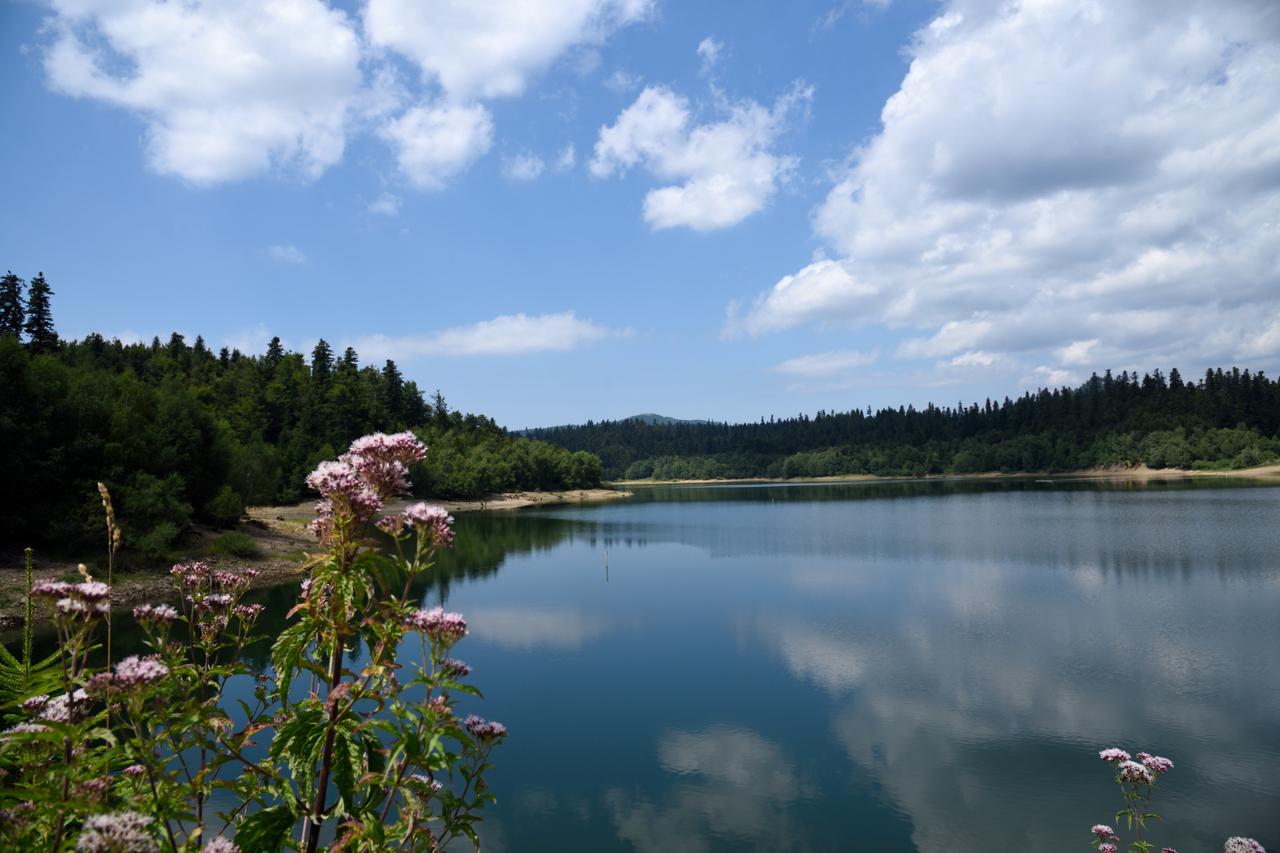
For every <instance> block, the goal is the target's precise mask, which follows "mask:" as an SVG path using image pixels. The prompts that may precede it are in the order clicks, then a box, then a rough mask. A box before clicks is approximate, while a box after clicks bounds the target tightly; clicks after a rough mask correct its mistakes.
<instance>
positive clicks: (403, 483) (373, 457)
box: [341, 432, 427, 500]
mask: <svg viewBox="0 0 1280 853" xmlns="http://www.w3.org/2000/svg"><path fill="white" fill-rule="evenodd" d="M426 455H427V447H426V445H424V444H423V443H422V442H421V441H418V437H417V436H416V435H414V434H413V433H411V432H398V433H395V434H393V435H386V434H385V433H381V432H375V433H374V434H373V435H366V436H364V437H363V438H357V439H356V440H355V441H353V442H351V447H350V448H349V449H348V450H347V453H346V454H345V455H344V456H343V457H342V460H341V461H343V462H346V463H347V464H348V465H350V466H351V467H352V468H353V469H355V470H356V472H358V473H359V475H360V477H361V478H362V479H363V480H364V481H365V483H367V484H368V486H369V488H371V489H372V490H373V491H374V492H375V493H376V494H377V495H378V497H380V498H382V499H383V500H385V499H387V498H389V497H391V496H392V495H402V494H405V493H406V492H408V491H409V479H408V474H409V466H410V465H412V464H414V463H415V462H421V461H422V460H423V458H424V457H425V456H426Z"/></svg>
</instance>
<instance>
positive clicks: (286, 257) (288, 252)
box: [267, 243, 307, 264]
mask: <svg viewBox="0 0 1280 853" xmlns="http://www.w3.org/2000/svg"><path fill="white" fill-rule="evenodd" d="M267 254H268V255H270V256H271V258H272V259H273V260H277V261H282V262H284V263H286V264H305V263H306V262H307V256H306V255H305V254H303V252H302V250H301V249H299V248H298V247H297V246H295V245H293V244H292V243H286V244H283V245H275V246H268V247H267Z"/></svg>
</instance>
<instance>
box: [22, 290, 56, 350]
mask: <svg viewBox="0 0 1280 853" xmlns="http://www.w3.org/2000/svg"><path fill="white" fill-rule="evenodd" d="M52 295H53V288H51V287H49V282H47V281H45V279H44V273H42V272H40V273H36V277H35V278H33V279H31V285H30V286H29V287H28V288H27V318H26V321H25V322H24V323H23V327H22V328H23V331H25V332H26V333H27V345H28V346H30V347H31V349H33V350H35V351H36V352H50V351H52V350H54V349H57V347H58V333H57V332H56V331H54V328H53V310H52V308H51V307H50V305H49V297H50V296H52Z"/></svg>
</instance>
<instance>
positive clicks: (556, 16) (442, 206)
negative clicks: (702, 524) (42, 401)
mask: <svg viewBox="0 0 1280 853" xmlns="http://www.w3.org/2000/svg"><path fill="white" fill-rule="evenodd" d="M1150 9H1151V7H1150V6H1149V4H1145V3H1138V2H1133V3H1123V2H1116V3H1106V4H1097V5H1092V4H1085V3H1079V2H1066V0H1036V2H1031V0H1025V2H993V0H945V2H913V0H881V2H863V0H846V2H835V0H821V2H812V3H804V2H795V3H787V4H779V3H766V2H759V3H737V2H734V3H711V2H707V3H671V2H663V0H543V2H540V3H536V4H535V3H525V2H516V0H486V2H484V3H474V2H468V3H463V2H456V3H455V2H445V0H421V2H418V0H414V2H410V0H368V2H349V3H329V4H326V3H323V2H321V0H279V2H269V3H261V4H260V3H257V2H248V0H224V2H219V3H200V2H188V3H185V4H182V5H176V4H172V5H171V4H163V3H157V2H153V0H113V1H112V2H105V0H103V2H95V1H94V0H54V2H50V3H36V2H10V3H8V4H6V5H3V6H0V87H2V88H0V92H2V95H0V98H2V99H3V100H2V102H0V106H2V107H3V114H4V115H5V117H6V119H7V120H6V132H5V133H4V134H3V137H2V139H0V182H2V186H3V190H4V198H5V202H6V203H5V204H4V205H3V207H0V267H3V268H11V269H13V270H14V271H15V272H17V273H18V274H19V275H22V276H24V277H28V278H29V277H30V276H31V275H33V274H34V273H35V272H36V271H37V270H43V271H44V272H45V274H46V276H47V277H48V279H49V280H50V282H51V284H52V285H53V287H54V290H55V297H54V312H55V319H56V321H57V323H58V327H59V330H60V331H61V333H62V334H63V335H64V336H72V337H78V336H81V335H83V334H85V333H87V332H90V331H99V332H101V333H103V334H106V335H108V336H119V337H121V338H122V339H125V338H143V339H150V337H151V336H152V335H157V334H158V335H161V336H162V337H164V336H167V335H168V333H169V332H171V331H173V330H178V331H180V332H182V333H184V334H186V335H188V336H189V337H191V338H193V337H194V336H195V335H196V334H203V335H204V337H205V339H206V340H207V341H208V342H210V344H211V345H214V346H220V345H224V344H226V345H232V346H239V347H240V348H242V349H245V350H246V351H253V352H258V351H261V349H263V348H264V347H265V342H266V340H267V339H268V338H269V337H270V336H271V335H279V336H280V337H281V338H282V339H284V341H285V342H286V343H287V344H289V345H291V346H293V347H294V348H300V349H305V350H308V351H309V349H310V347H311V346H312V345H313V344H314V342H315V340H316V339H317V338H319V337H324V338H325V339H326V340H328V341H329V342H330V343H332V344H334V345H336V346H338V347H342V346H345V345H348V344H349V345H353V346H355V347H356V348H357V350H359V352H360V353H361V356H362V359H363V360H364V361H365V362H366V363H378V364H380V363H381V359H384V358H387V357H392V358H395V359H396V360H397V362H398V363H399V364H400V365H401V367H402V369H403V371H404V373H405V374H406V375H407V376H408V377H410V378H413V379H415V380H417V381H418V382H419V383H420V384H421V385H423V386H424V387H425V388H427V389H434V388H437V387H438V388H440V389H441V390H442V391H443V392H444V394H445V396H446V397H447V398H449V399H450V400H451V401H452V402H453V403H454V404H455V405H457V406H460V407H462V408H464V409H467V410H472V411H481V412H485V413H488V414H491V415H493V416H494V417H496V418H497V419H498V421H499V422H500V423H503V424H506V425H509V426H512V427H517V428H518V427H523V426H535V425H546V424H554V423H565V422H576V421H582V420H585V419H588V418H596V419H599V418H605V417H620V416H626V415H629V414H634V413H637V412H642V411H658V412H662V413H664V414H669V415H675V416H681V417H704V418H716V419H729V420H747V419H755V418H758V417H760V416H762V415H764V416H767V415H770V414H779V415H781V414H791V413H795V412H800V411H805V412H813V411H816V410H818V409H840V410H843V409H848V408H852V407H855V406H866V405H873V406H879V405H885V404H898V403H907V402H914V403H917V404H919V403H923V402H925V401H927V400H935V401H941V402H955V401H957V400H973V399H981V398H983V397H986V396H1003V395H1005V394H1015V393H1019V392H1020V391H1021V390H1023V389H1026V388H1034V387H1038V386H1041V385H1045V384H1063V383H1068V384H1069V383H1074V382H1077V381H1080V380H1081V379H1082V378H1085V377H1087V376H1088V374H1089V372H1090V371H1092V370H1101V369H1104V368H1108V367H1110V368H1112V369H1115V370H1117V371H1118V370H1121V369H1130V370H1149V369H1152V368H1157V367H1160V368H1164V369H1167V368H1169V367H1172V366H1177V367H1180V368H1182V369H1183V371H1184V372H1197V371H1200V370H1203V369H1204V368H1205V367H1208V366H1220V365H1221V366H1229V365H1232V364H1237V365H1240V366H1242V367H1250V368H1253V369H1265V370H1267V371H1269V372H1271V373H1275V372H1276V370H1277V367H1278V366H1280V12H1278V11H1277V6H1276V4H1274V3H1271V2H1267V0H1235V1H1234V2H1220V1H1219V0H1213V2H1208V0H1204V2H1201V0H1175V1H1174V2H1170V3H1168V4H1162V6H1161V12H1160V14H1159V15H1152V14H1151V12H1150Z"/></svg>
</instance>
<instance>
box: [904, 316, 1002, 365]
mask: <svg viewBox="0 0 1280 853" xmlns="http://www.w3.org/2000/svg"><path fill="white" fill-rule="evenodd" d="M990 331H991V321H989V320H976V319H975V320H949V321H947V322H946V323H943V325H942V328H941V329H939V330H938V331H937V332H935V333H934V334H933V335H932V336H931V337H928V338H910V339H908V340H905V341H903V342H902V344H901V345H900V346H899V347H898V355H899V356H901V357H903V358H936V357H937V356H941V355H951V354H952V353H954V352H959V351H960V350H964V349H969V348H971V347H973V346H976V345H977V344H979V343H980V342H981V341H982V339H983V338H984V337H985V336H986V334H987V333H988V332H990Z"/></svg>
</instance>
